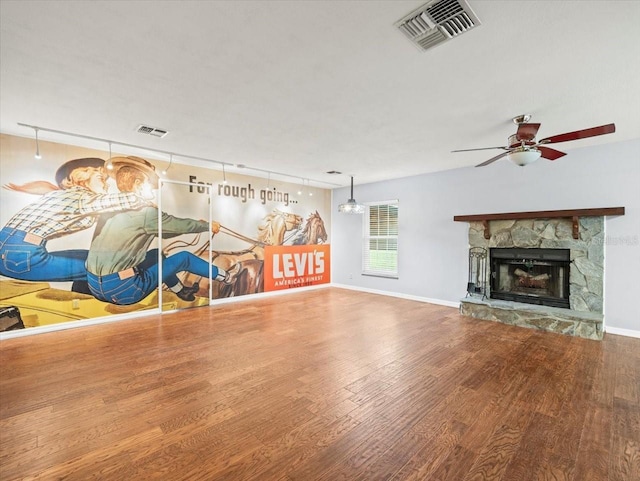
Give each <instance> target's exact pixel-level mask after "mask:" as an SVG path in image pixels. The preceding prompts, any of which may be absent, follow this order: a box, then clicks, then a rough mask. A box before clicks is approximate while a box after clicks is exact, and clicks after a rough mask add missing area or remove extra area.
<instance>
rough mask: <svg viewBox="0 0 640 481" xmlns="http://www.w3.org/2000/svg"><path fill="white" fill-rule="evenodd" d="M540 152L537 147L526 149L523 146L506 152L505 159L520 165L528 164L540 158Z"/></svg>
mask: <svg viewBox="0 0 640 481" xmlns="http://www.w3.org/2000/svg"><path fill="white" fill-rule="evenodd" d="M541 155H542V152H540V151H539V150H538V149H528V148H525V147H518V148H517V149H515V150H512V151H511V152H509V153H508V154H507V159H509V160H510V161H511V162H513V163H514V164H516V165H519V166H520V167H524V166H525V165H529V164H530V163H532V162H535V161H536V160H538V159H539V158H540V156H541Z"/></svg>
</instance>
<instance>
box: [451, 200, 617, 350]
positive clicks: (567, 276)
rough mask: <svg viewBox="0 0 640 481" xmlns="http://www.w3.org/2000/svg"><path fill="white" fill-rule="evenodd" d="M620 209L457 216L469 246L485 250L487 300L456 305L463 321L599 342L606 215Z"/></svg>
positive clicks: (478, 298) (475, 299) (479, 297)
mask: <svg viewBox="0 0 640 481" xmlns="http://www.w3.org/2000/svg"><path fill="white" fill-rule="evenodd" d="M622 214H624V208H622V207H620V208H611V209H583V210H581V211H543V212H521V213H512V214H487V215H472V216H456V217H454V220H457V221H466V222H469V247H470V248H471V249H474V248H476V249H477V248H482V249H486V250H487V251H488V252H489V253H490V255H489V258H490V260H489V268H488V269H487V270H486V271H487V272H486V276H487V278H486V279H485V285H486V286H487V292H486V293H484V295H480V294H476V293H470V294H467V296H466V297H465V298H464V299H462V300H461V303H460V311H461V313H462V314H464V315H468V316H471V317H475V318H479V319H486V320H492V321H498V322H503V323H507V324H512V325H517V326H522V327H529V328H535V329H541V330H545V331H552V332H557V333H561V334H568V335H574V336H579V337H585V338H588V339H602V336H603V323H604V314H603V304H604V298H603V280H604V235H605V233H604V216H605V215H622Z"/></svg>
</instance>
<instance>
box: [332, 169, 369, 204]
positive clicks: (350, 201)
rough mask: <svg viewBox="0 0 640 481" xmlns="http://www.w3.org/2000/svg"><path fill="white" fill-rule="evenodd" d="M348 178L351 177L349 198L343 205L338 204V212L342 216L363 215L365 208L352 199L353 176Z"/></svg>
mask: <svg viewBox="0 0 640 481" xmlns="http://www.w3.org/2000/svg"><path fill="white" fill-rule="evenodd" d="M350 177H351V198H350V199H349V200H348V201H347V202H345V203H344V204H340V205H339V206H338V212H342V213H344V214H362V213H364V210H365V207H364V205H362V204H358V203H357V202H356V200H355V199H354V198H353V175H352V176H350Z"/></svg>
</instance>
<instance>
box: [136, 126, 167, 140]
mask: <svg viewBox="0 0 640 481" xmlns="http://www.w3.org/2000/svg"><path fill="white" fill-rule="evenodd" d="M136 132H139V133H141V134H147V135H153V136H154V137H160V138H162V137H164V136H165V135H167V134H168V133H169V131H168V130H164V129H159V128H157V127H149V126H148V125H138V128H137V129H136Z"/></svg>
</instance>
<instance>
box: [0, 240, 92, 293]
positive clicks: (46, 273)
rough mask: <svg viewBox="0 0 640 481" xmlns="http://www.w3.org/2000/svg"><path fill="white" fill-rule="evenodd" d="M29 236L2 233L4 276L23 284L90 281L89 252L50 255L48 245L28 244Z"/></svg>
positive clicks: (0, 268) (1, 267) (1, 271)
mask: <svg viewBox="0 0 640 481" xmlns="http://www.w3.org/2000/svg"><path fill="white" fill-rule="evenodd" d="M25 235H27V233H26V232H24V231H21V230H16V229H12V228H10V227H4V228H3V229H2V230H1V231H0V256H1V258H2V262H0V274H2V275H3V276H6V277H11V278H12V279H20V280H23V281H46V282H67V281H83V280H86V279H87V270H86V268H85V265H84V263H85V261H86V260H87V254H88V251H87V250H84V249H74V250H66V251H56V252H49V251H47V248H46V244H47V241H46V240H43V241H42V242H40V243H39V244H34V243H32V242H26V241H25Z"/></svg>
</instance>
